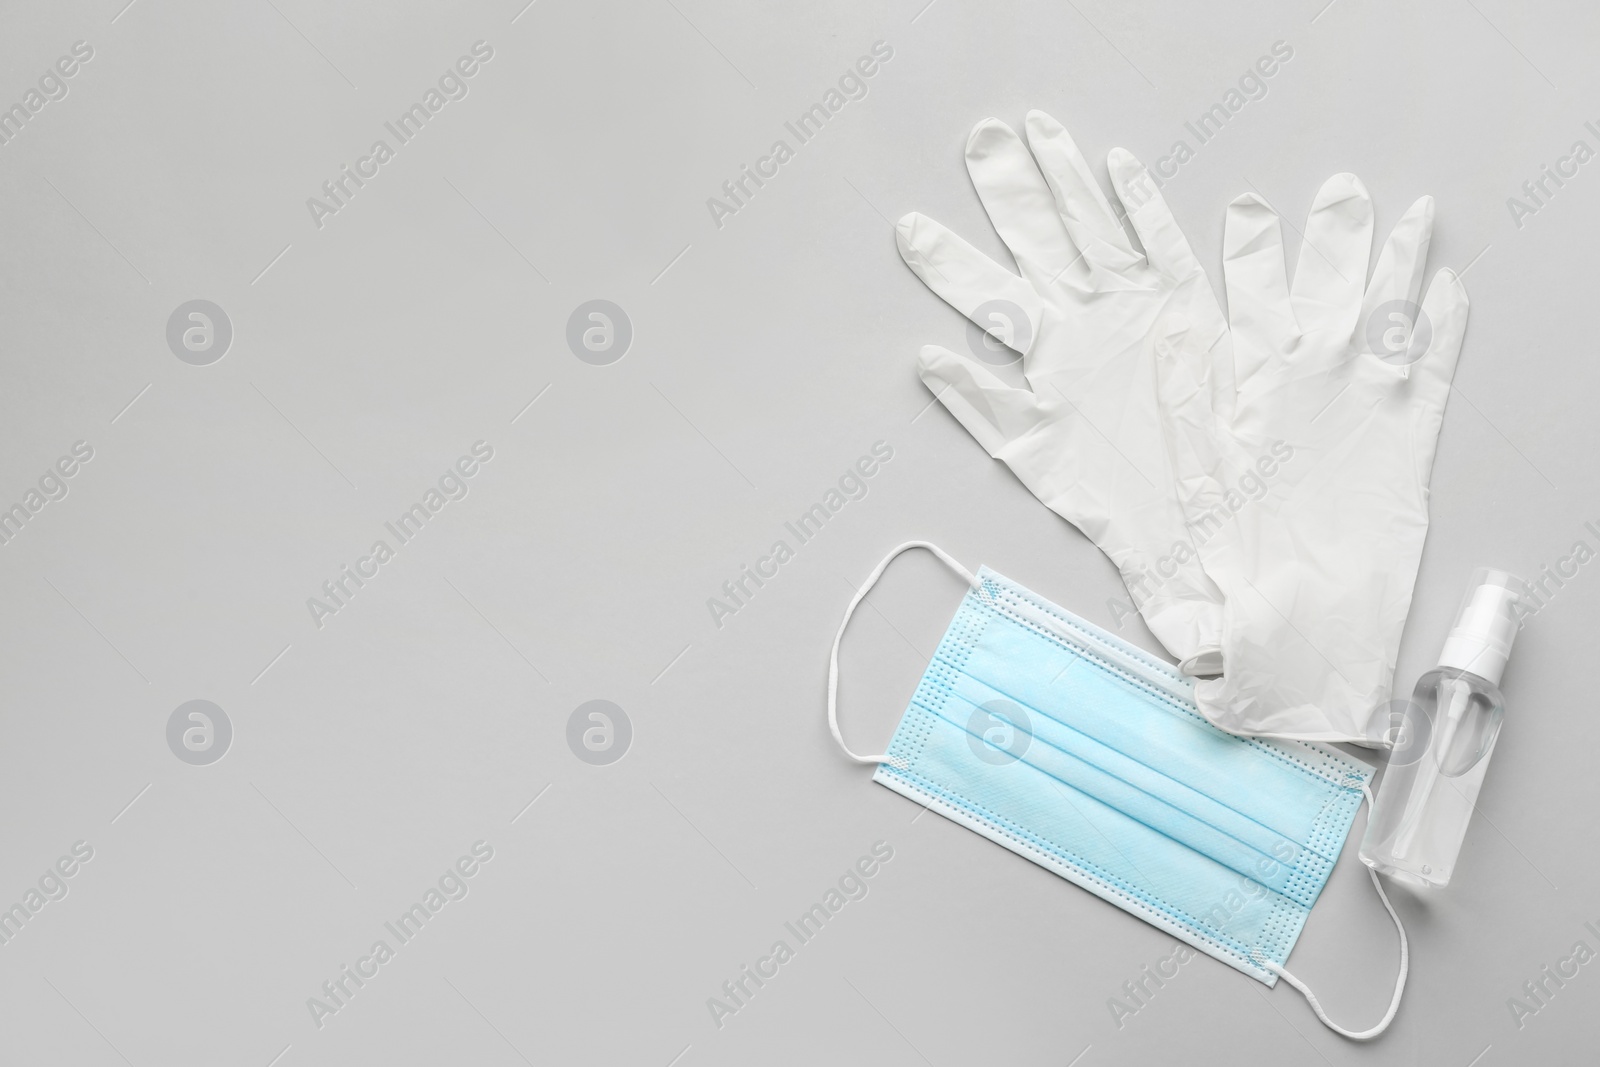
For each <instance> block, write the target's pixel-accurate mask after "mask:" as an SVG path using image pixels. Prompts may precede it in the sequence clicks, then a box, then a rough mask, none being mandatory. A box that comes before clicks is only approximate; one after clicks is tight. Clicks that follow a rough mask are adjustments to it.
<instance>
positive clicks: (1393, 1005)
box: [1251, 782, 1411, 1041]
mask: <svg viewBox="0 0 1600 1067" xmlns="http://www.w3.org/2000/svg"><path fill="white" fill-rule="evenodd" d="M1361 792H1362V793H1363V794H1364V795H1365V796H1366V798H1367V811H1368V812H1371V810H1372V803H1373V801H1372V790H1370V789H1368V788H1367V783H1366V782H1362V783H1361ZM1367 873H1368V874H1370V875H1371V876H1372V885H1373V887H1374V888H1375V889H1377V891H1378V899H1379V900H1381V901H1383V907H1384V910H1386V911H1387V912H1388V913H1389V918H1391V919H1393V920H1394V928H1395V929H1396V930H1398V931H1399V932H1400V975H1399V977H1397V978H1396V979H1395V980H1394V999H1393V1000H1391V1001H1389V1010H1388V1011H1386V1012H1384V1015H1383V1018H1382V1019H1380V1020H1378V1025H1376V1026H1374V1027H1372V1028H1371V1029H1370V1030H1361V1031H1359V1032H1357V1031H1353V1030H1346V1029H1345V1028H1344V1027H1342V1026H1340V1025H1339V1024H1338V1023H1336V1022H1334V1021H1333V1020H1332V1019H1330V1018H1328V1013H1327V1012H1325V1011H1323V1010H1322V1005H1321V1004H1319V1003H1317V998H1316V996H1315V995H1313V994H1312V992H1311V990H1310V989H1308V988H1306V984H1305V983H1304V982H1302V981H1300V979H1298V978H1296V977H1295V976H1294V975H1292V974H1290V973H1289V972H1288V971H1286V970H1284V969H1283V968H1282V967H1279V966H1278V965H1277V964H1276V963H1273V962H1272V961H1271V960H1269V959H1267V958H1266V957H1264V956H1262V955H1261V952H1260V950H1259V949H1257V950H1256V951H1255V952H1252V953H1251V955H1252V956H1253V957H1254V958H1255V961H1256V962H1257V963H1259V964H1260V965H1261V966H1263V967H1265V968H1266V969H1267V970H1269V971H1271V972H1272V973H1274V974H1276V975H1277V976H1278V977H1279V978H1282V979H1283V980H1284V981H1286V982H1288V983H1289V984H1290V985H1292V986H1294V987H1295V988H1296V989H1298V990H1299V991H1300V992H1301V994H1302V995H1304V997H1305V998H1306V1002H1307V1003H1309V1004H1310V1005H1311V1010H1312V1011H1314V1012H1316V1013H1317V1018H1318V1019H1321V1020H1322V1025H1324V1026H1326V1027H1327V1028H1328V1029H1329V1030H1332V1031H1333V1032H1334V1033H1336V1034H1341V1035H1343V1036H1344V1037H1348V1038H1349V1039H1350V1040H1352V1041H1370V1040H1371V1039H1372V1038H1375V1037H1377V1036H1378V1035H1379V1034H1381V1033H1383V1032H1384V1031H1385V1030H1387V1029H1388V1028H1389V1024H1390V1023H1391V1022H1393V1021H1394V1013H1395V1012H1396V1011H1398V1010H1399V1009H1400V994H1401V993H1403V992H1405V988H1406V971H1407V970H1408V969H1409V968H1410V965H1411V958H1410V952H1409V950H1408V948H1407V946H1406V928H1405V927H1404V926H1401V925H1400V916H1398V915H1396V914H1395V911H1394V905H1392V904H1390V903H1389V895H1388V894H1387V893H1385V892H1384V891H1383V883H1382V882H1380V881H1379V880H1378V872H1377V871H1375V870H1373V869H1372V868H1371V867H1368V868H1367Z"/></svg>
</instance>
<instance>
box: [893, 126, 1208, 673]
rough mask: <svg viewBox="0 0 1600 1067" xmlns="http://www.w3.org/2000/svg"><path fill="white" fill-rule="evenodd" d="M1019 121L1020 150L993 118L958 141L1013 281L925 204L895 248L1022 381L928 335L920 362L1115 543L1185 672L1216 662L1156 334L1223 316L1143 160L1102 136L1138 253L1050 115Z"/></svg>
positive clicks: (997, 441)
mask: <svg viewBox="0 0 1600 1067" xmlns="http://www.w3.org/2000/svg"><path fill="white" fill-rule="evenodd" d="M1026 129H1027V132H1028V147H1025V146H1024V145H1023V143H1022V139H1021V138H1019V137H1018V136H1017V135H1016V133H1015V132H1013V131H1012V129H1011V128H1010V127H1009V126H1006V125H1005V124H1004V123H1002V122H1000V121H998V120H996V119H987V120H985V121H983V122H980V123H979V124H978V125H977V127H975V128H974V129H973V131H972V136H971V137H970V138H969V139H968V141H967V151H966V156H967V170H968V172H969V173H970V174H971V175H972V182H973V185H975V186H976V187H977V191H978V196H979V197H980V198H981V199H982V201H983V205H984V208H985V209H986V210H987V211H988V213H989V219H990V221H992V222H993V223H994V228H995V230H996V231H998V232H999V234H1000V238H1001V239H1002V240H1003V241H1004V242H1005V243H1006V247H1008V248H1009V249H1010V250H1011V254H1012V256H1013V257H1014V258H1015V259H1016V263H1017V267H1018V269H1019V270H1021V272H1022V276H1021V277H1020V278H1019V277H1018V276H1017V275H1015V274H1012V273H1011V272H1010V271H1009V270H1006V269H1005V268H1003V267H1001V266H1000V265H998V264H997V263H995V262H994V261H993V260H991V259H989V258H988V257H987V256H985V255H984V254H983V253H981V252H979V251H978V250H977V249H975V248H973V247H972V246H971V245H969V244H968V243H967V242H966V241H964V240H962V239H961V238H960V237H957V236H956V235H955V234H953V233H951V232H950V231H949V230H947V229H945V228H944V227H943V226H941V225H939V224H938V223H937V222H934V221H933V220H931V219H928V218H926V217H924V216H922V215H918V214H911V215H907V216H906V217H905V218H903V219H901V220H900V223H899V226H898V228H897V229H898V234H899V245H900V255H901V256H902V257H903V258H904V259H905V261H906V264H907V265H908V266H909V267H910V268H911V269H912V270H913V271H915V272H916V273H917V276H918V277H920V278H921V279H922V280H923V281H924V282H926V283H927V285H928V287H929V288H930V289H932V290H933V291H934V292H935V293H937V294H938V295H939V296H941V297H943V298H944V299H945V300H946V301H947V302H948V303H950V304H951V305H952V306H953V307H955V308H956V309H957V310H958V311H960V312H962V313H963V314H965V315H966V316H967V317H968V318H970V319H971V320H972V321H973V322H975V323H976V324H977V325H978V326H979V327H980V328H982V329H984V330H986V331H989V333H990V334H991V335H992V336H994V337H995V339H996V340H999V341H1001V342H1002V343H1005V344H1008V345H1010V346H1011V347H1012V348H1014V349H1016V350H1017V351H1019V352H1021V353H1022V356H1023V373H1024V375H1025V377H1026V378H1027V380H1028V384H1029V385H1030V386H1031V389H1022V388H1016V387H1013V386H1011V385H1008V384H1006V383H1005V382H1004V381H1002V380H1001V379H1000V378H999V377H997V376H996V375H995V374H994V373H993V372H992V371H990V370H989V368H988V367H986V366H985V365H984V364H983V363H981V362H979V361H978V360H976V359H972V358H969V357H967V356H963V355H957V354H956V353H954V352H951V351H949V350H947V349H944V348H939V347H937V346H934V345H930V346H928V347H925V348H924V349H922V352H921V355H920V358H919V360H918V371H919V373H920V374H921V376H922V380H923V382H924V383H925V384H926V385H927V386H928V388H929V389H931V390H933V391H934V392H935V393H936V394H937V395H938V397H939V399H940V400H941V401H942V402H943V403H944V405H945V407H947V408H948V409H949V410H950V412H951V413H952V414H953V415H955V416H956V418H957V419H959V420H960V421H961V424H962V425H963V426H965V427H966V428H967V430H968V432H970V433H971V434H972V436H973V437H975V438H977V440H978V443H979V444H981V445H982V446H983V447H984V448H985V449H986V450H987V451H988V452H989V454H990V455H991V456H993V457H995V458H996V459H1000V460H1004V461H1005V463H1006V464H1007V466H1009V467H1010V468H1011V470H1012V471H1013V472H1014V473H1015V474H1016V475H1017V477H1018V478H1019V479H1021V481H1022V483H1023V484H1024V485H1026V486H1027V487H1028V488H1029V489H1030V490H1031V491H1032V492H1033V494H1034V495H1035V496H1037V497H1038V498H1039V499H1040V500H1041V501H1043V502H1044V503H1045V504H1046V505H1048V506H1049V507H1050V509H1051V510H1053V511H1055V512H1056V514H1058V515H1060V516H1061V517H1062V518H1064V519H1066V520H1067V521H1068V522H1070V523H1072V524H1073V525H1074V526H1076V527H1077V528H1078V529H1079V530H1082V531H1083V533H1084V534H1085V535H1087V536H1088V537H1089V538H1090V539H1091V540H1092V541H1094V543H1095V544H1097V545H1099V546H1100V548H1101V549H1102V550H1103V551H1104V552H1105V553H1106V555H1108V556H1110V557H1111V559H1112V561H1113V562H1114V563H1115V564H1116V565H1117V567H1118V568H1119V569H1120V570H1121V572H1122V576H1123V581H1124V582H1125V583H1126V585H1127V587H1128V591H1129V593H1130V594H1131V595H1132V597H1133V601H1134V603H1135V604H1136V605H1137V606H1138V608H1139V611H1140V613H1141V614H1142V615H1143V616H1144V619H1145V622H1146V624H1147V625H1148V626H1149V627H1150V630H1151V632H1152V633H1153V634H1155V636H1156V638H1157V639H1158V640H1160V641H1161V643H1162V644H1163V645H1165V646H1166V648H1167V650H1168V651H1169V652H1171V653H1172V655H1173V656H1174V657H1176V658H1177V659H1179V660H1180V661H1182V667H1183V669H1184V670H1185V671H1187V672H1189V673H1193V674H1207V673H1213V674H1214V673H1216V672H1217V671H1218V670H1219V669H1220V667H1221V661H1220V658H1219V656H1218V648H1219V644H1220V637H1221V609H1220V602H1221V595H1220V593H1219V591H1218V590H1217V588H1216V587H1215V586H1214V585H1212V583H1211V582H1210V581H1209V580H1208V579H1207V578H1206V575H1205V572H1204V570H1203V568H1202V566H1201V564H1200V560H1199V557H1198V555H1197V554H1196V552H1195V551H1194V548H1193V547H1192V546H1191V545H1190V543H1189V538H1188V534H1187V531H1186V529H1185V525H1184V515H1183V511H1182V509H1181V507H1180V505H1179V502H1178V499H1177V497H1176V495H1175V493H1174V491H1173V486H1172V470H1171V468H1170V466H1169V462H1168V455H1167V450H1166V448H1165V447H1164V445H1163V443H1162V439H1161V417H1160V411H1159V404H1158V400H1157V396H1156V382H1155V372H1156V368H1155V341H1156V339H1157V336H1158V334H1159V335H1165V333H1166V332H1168V329H1167V328H1168V326H1169V325H1172V326H1173V328H1177V329H1183V328H1187V329H1188V331H1189V335H1190V336H1194V337H1201V338H1204V343H1206V344H1211V343H1216V344H1218V346H1219V347H1220V348H1222V349H1224V350H1225V349H1226V348H1227V326H1226V324H1225V322H1224V321H1223V318H1222V314H1221V311H1220V310H1219V308H1218V306H1217V300H1216V296H1215V294H1214V293H1213V292H1212V290H1211V285H1210V282H1209V281H1208V280H1207V279H1206V276H1205V272H1204V271H1202V270H1201V269H1200V264H1199V262H1198V261H1197V260H1196V259H1195V256H1194V253H1193V252H1192V251H1190V249H1189V244H1188V241H1187V240H1185V239H1184V236H1183V234H1182V233H1181V232H1179V230H1178V226H1177V223H1176V222H1175V221H1174V220H1173V217H1172V213H1171V211H1169V210H1168V208H1167V205H1166V203H1165V201H1163V200H1162V198H1161V194H1160V193H1159V192H1157V191H1156V189H1155V187H1154V184H1153V183H1152V182H1151V180H1150V177H1149V175H1148V174H1147V173H1146V172H1145V170H1144V167H1143V166H1142V165H1141V164H1140V163H1139V162H1138V161H1137V160H1135V159H1134V158H1133V157H1132V156H1131V155H1129V154H1128V153H1127V152H1125V151H1122V150H1121V149H1114V150H1113V151H1112V152H1111V154H1110V156H1109V157H1108V161H1107V162H1108V165H1109V167H1110V171H1111V179H1112V184H1113V186H1114V187H1115V189H1116V192H1117V195H1118V197H1119V198H1120V199H1121V201H1122V203H1123V204H1124V205H1125V206H1126V207H1127V209H1128V215H1129V217H1130V219H1131V220H1132V222H1133V226H1134V229H1135V231H1136V232H1137V233H1138V235H1139V239H1140V240H1141V242H1142V243H1143V244H1144V247H1145V249H1146V253H1147V255H1141V254H1140V253H1138V252H1136V251H1135V250H1134V248H1133V246H1132V244H1131V243H1130V242H1129V240H1128V235H1127V233H1126V232H1125V231H1124V230H1123V228H1122V226H1121V224H1120V223H1119V222H1118V221H1117V216H1116V215H1115V214H1114V213H1113V212H1112V209H1111V205H1110V204H1109V203H1107V201H1106V198H1105V195H1104V194H1103V193H1102V192H1101V191H1100V186H1099V183H1098V182H1097V181H1096V180H1095V178H1094V176H1093V174H1092V173H1091V172H1090V170H1089V166H1088V164H1087V163H1086V162H1085V161H1084V158H1083V156H1082V155H1081V154H1080V153H1079V151H1078V148H1077V145H1075V144H1074V143H1073V141H1072V138H1071V137H1070V136H1069V135H1068V134H1067V131H1066V130H1065V129H1063V128H1062V126H1061V124H1060V123H1058V122H1056V121H1055V120H1054V119H1052V118H1051V117H1050V116H1048V115H1046V114H1044V113H1043V112H1040V111H1032V112H1029V113H1028V118H1027V125H1026ZM1029 147H1031V148H1032V155H1031V156H1030V155H1029ZM1035 160H1037V161H1038V165H1037V166H1036V165H1035ZM1041 170H1042V171H1043V173H1042V174H1041V173H1040V172H1041ZM1130 186H1131V187H1130Z"/></svg>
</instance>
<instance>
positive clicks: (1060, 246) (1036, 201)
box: [967, 119, 1078, 285]
mask: <svg viewBox="0 0 1600 1067" xmlns="http://www.w3.org/2000/svg"><path fill="white" fill-rule="evenodd" d="M967 173H968V174H970V175H972V184H973V186H974V187H975V188H976V189H977V190H978V198H979V199H980V200H982V201H983V207H984V210H986V211H987V212H988V213H989V220H990V221H991V222H993V223H994V228H995V231H996V232H997V233H999V234H1000V239H1001V240H1002V241H1004V242H1005V243H1006V247H1007V248H1009V249H1010V250H1011V255H1012V256H1013V257H1014V258H1015V259H1016V261H1017V266H1018V267H1019V268H1021V270H1022V273H1023V276H1024V277H1027V278H1029V279H1031V280H1033V281H1034V282H1035V284H1036V285H1037V284H1040V283H1041V282H1043V283H1048V282H1049V281H1050V280H1052V279H1054V278H1055V277H1057V276H1058V275H1059V274H1060V273H1061V272H1062V271H1063V270H1065V269H1066V268H1067V266H1068V265H1070V264H1071V263H1072V262H1073V261H1074V260H1075V259H1077V258H1078V250H1077V249H1076V248H1074V247H1073V245H1072V241H1071V239H1070V238H1069V237H1068V236H1067V230H1066V227H1065V226H1064V225H1062V222H1061V216H1060V215H1058V214H1056V205H1055V200H1054V198H1053V197H1052V196H1051V195H1050V187H1049V186H1048V185H1046V184H1045V181H1044V177H1043V176H1042V175H1040V173H1039V168H1038V167H1037V166H1036V165H1035V164H1034V162H1033V156H1031V155H1029V154H1028V149H1027V146H1026V145H1024V144H1023V143H1022V138H1020V137H1018V136H1017V134H1016V132H1015V131H1014V130H1012V128H1011V127H1010V126H1007V125H1006V124H1005V123H1003V122H1001V121H1000V120H999V119H985V120H983V121H982V122H980V123H978V125H976V126H974V127H973V129H972V136H971V137H969V138H968V139H967Z"/></svg>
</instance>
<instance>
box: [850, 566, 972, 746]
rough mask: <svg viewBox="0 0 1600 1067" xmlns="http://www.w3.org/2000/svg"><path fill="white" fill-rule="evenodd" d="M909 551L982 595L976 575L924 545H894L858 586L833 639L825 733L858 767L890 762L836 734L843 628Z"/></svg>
mask: <svg viewBox="0 0 1600 1067" xmlns="http://www.w3.org/2000/svg"><path fill="white" fill-rule="evenodd" d="M908 548H925V549H927V550H928V551H929V552H932V553H933V554H934V555H935V556H937V557H939V561H940V562H941V563H943V564H944V565H945V566H946V567H949V568H950V569H951V570H953V571H955V572H956V573H957V574H959V575H960V576H961V577H962V578H963V579H964V580H965V581H966V583H967V584H968V585H970V586H972V588H974V589H976V590H978V592H980V593H982V592H983V584H982V583H981V582H979V581H978V578H977V576H976V575H974V574H973V573H972V572H971V571H969V570H967V568H965V567H963V566H962V565H961V564H959V563H957V562H956V561H955V560H954V559H952V558H951V557H950V555H949V554H948V553H946V552H945V550H944V549H942V548H940V547H939V546H938V545H935V544H931V543H929V542H927V541H907V542H905V543H904V544H901V545H896V546H895V547H894V549H892V550H891V551H890V552H889V554H888V555H887V556H884V557H883V561H882V562H880V563H879V564H878V565H877V566H876V567H874V568H873V569H872V573H871V574H869V575H867V580H866V581H865V582H863V583H861V588H860V589H858V590H857V591H856V595H855V596H854V597H853V598H852V599H851V601H850V606H849V607H847V608H845V609H844V618H843V619H841V620H840V621H839V632H838V633H836V634H834V635H833V651H832V652H831V653H829V655H828V729H829V730H832V731H833V739H834V740H835V741H837V742H838V743H839V748H840V749H842V750H843V751H844V754H845V755H846V756H849V757H850V758H851V759H853V760H855V761H856V762H857V763H872V764H878V763H891V762H893V761H891V760H890V758H889V755H888V753H883V754H881V755H877V756H863V755H861V754H860V753H857V752H852V751H850V746H849V745H847V744H845V743H844V735H843V734H841V733H840V732H839V642H840V641H842V640H844V630H845V627H846V626H849V625H850V616H851V615H854V614H855V611H856V605H858V604H860V603H861V602H862V601H863V600H865V599H866V596H867V594H868V593H869V592H871V591H872V587H873V586H874V585H877V584H878V579H879V578H880V577H882V576H883V571H884V568H886V567H888V566H889V564H890V562H891V561H892V560H893V559H894V558H895V557H896V556H898V555H899V554H900V553H902V552H904V551H905V550H906V549H908Z"/></svg>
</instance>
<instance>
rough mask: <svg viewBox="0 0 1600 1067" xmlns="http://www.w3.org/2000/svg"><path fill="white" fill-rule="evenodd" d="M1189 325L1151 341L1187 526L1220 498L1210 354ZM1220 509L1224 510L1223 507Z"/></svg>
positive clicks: (1164, 426)
mask: <svg viewBox="0 0 1600 1067" xmlns="http://www.w3.org/2000/svg"><path fill="white" fill-rule="evenodd" d="M1197 340H1198V339H1197V336H1196V334H1195V332H1194V331H1193V330H1173V331H1169V332H1168V335H1167V336H1166V337H1164V338H1161V339H1159V340H1157V342H1156V346H1155V347H1156V395H1157V399H1158V403H1159V407H1160V412H1161V429H1162V433H1163V435H1164V436H1165V438H1166V442H1167V453H1168V458H1169V460H1170V461H1171V464H1172V476H1173V483H1174V488H1175V490H1176V491H1177V494H1178V503H1179V504H1180V506H1181V507H1182V509H1183V514H1184V518H1185V520H1186V523H1187V525H1188V526H1189V528H1191V529H1193V528H1194V527H1195V524H1196V523H1202V522H1204V521H1205V517H1206V516H1209V515H1211V514H1213V511H1212V509H1213V508H1215V507H1216V506H1217V505H1218V504H1220V503H1221V502H1222V499H1223V495H1224V491H1223V487H1222V478H1221V475H1222V464H1223V452H1222V445H1221V440H1220V435H1221V434H1222V433H1223V432H1224V431H1223V428H1222V427H1221V426H1220V425H1218V423H1217V420H1216V414H1215V411H1214V410H1213V408H1212V404H1211V387H1210V383H1209V382H1208V381H1207V374H1208V372H1209V367H1210V354H1209V353H1207V352H1204V351H1199V350H1198V348H1199V345H1198V343H1197ZM1224 510H1226V509H1224Z"/></svg>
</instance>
